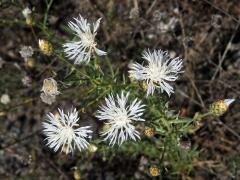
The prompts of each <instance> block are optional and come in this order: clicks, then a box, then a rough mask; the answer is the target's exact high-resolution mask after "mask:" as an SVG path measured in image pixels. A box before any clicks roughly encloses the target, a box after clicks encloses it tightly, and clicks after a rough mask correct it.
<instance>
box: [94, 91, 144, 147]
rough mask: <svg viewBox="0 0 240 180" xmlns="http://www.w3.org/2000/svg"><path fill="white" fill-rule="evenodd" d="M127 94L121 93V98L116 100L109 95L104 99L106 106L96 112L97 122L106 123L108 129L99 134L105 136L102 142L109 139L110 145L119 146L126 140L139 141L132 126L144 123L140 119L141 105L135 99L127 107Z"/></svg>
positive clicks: (136, 132)
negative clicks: (138, 122)
mask: <svg viewBox="0 0 240 180" xmlns="http://www.w3.org/2000/svg"><path fill="white" fill-rule="evenodd" d="M128 96H129V93H127V94H124V93H123V92H122V93H121V96H119V95H117V98H116V100H115V99H114V98H113V95H112V94H110V95H109V96H108V97H107V98H105V101H106V105H102V106H101V107H100V110H98V111H97V115H96V117H97V118H99V120H106V121H108V122H107V124H109V125H110V126H109V128H108V129H107V130H105V131H104V132H102V133H101V135H102V136H105V138H104V140H105V141H106V140H108V139H110V143H109V144H110V145H114V144H115V143H117V144H119V145H121V144H122V143H123V142H124V141H126V140H128V139H133V140H134V141H136V140H137V139H140V136H139V132H138V131H137V130H136V129H135V127H134V126H133V123H134V122H135V121H144V119H142V118H141V116H142V114H143V111H144V109H143V107H144V106H145V105H143V104H142V102H141V101H139V100H138V99H137V98H136V99H135V100H134V101H133V102H131V103H130V104H129V105H127V101H128Z"/></svg>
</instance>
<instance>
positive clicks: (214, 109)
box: [209, 99, 235, 116]
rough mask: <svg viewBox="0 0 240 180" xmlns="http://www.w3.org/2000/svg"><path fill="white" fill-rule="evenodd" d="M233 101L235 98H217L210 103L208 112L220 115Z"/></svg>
mask: <svg viewBox="0 0 240 180" xmlns="http://www.w3.org/2000/svg"><path fill="white" fill-rule="evenodd" d="M234 101H235V99H224V100H218V101H216V102H214V103H213V104H211V105H210V108H209V112H211V113H212V114H213V115H215V116H221V115H223V114H224V113H225V112H226V111H227V110H228V107H229V106H230V104H232V103H233V102H234Z"/></svg>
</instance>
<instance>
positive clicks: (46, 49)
mask: <svg viewBox="0 0 240 180" xmlns="http://www.w3.org/2000/svg"><path fill="white" fill-rule="evenodd" d="M38 46H39V49H40V50H41V51H42V53H43V54H45V55H47V56H50V55H51V54H52V53H53V46H52V44H51V43H50V42H49V41H47V40H44V39H39V40H38Z"/></svg>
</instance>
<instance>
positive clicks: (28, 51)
mask: <svg viewBox="0 0 240 180" xmlns="http://www.w3.org/2000/svg"><path fill="white" fill-rule="evenodd" d="M19 53H20V54H21V56H22V58H24V60H25V61H26V60H27V59H28V58H30V57H32V55H33V53H34V51H33V48H32V47H31V46H23V47H22V48H21V50H20V51H19Z"/></svg>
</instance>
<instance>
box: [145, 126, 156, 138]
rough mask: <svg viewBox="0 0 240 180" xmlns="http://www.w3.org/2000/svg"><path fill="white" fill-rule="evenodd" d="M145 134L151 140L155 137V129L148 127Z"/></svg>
mask: <svg viewBox="0 0 240 180" xmlns="http://www.w3.org/2000/svg"><path fill="white" fill-rule="evenodd" d="M144 134H145V135H146V136H147V137H149V138H150V137H153V136H154V129H153V128H150V127H146V128H145V130H144Z"/></svg>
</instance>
